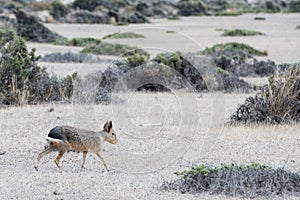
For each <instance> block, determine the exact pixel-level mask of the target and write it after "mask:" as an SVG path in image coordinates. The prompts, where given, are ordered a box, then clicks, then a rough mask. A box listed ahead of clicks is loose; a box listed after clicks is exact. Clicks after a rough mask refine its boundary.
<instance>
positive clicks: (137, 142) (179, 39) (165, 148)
mask: <svg viewBox="0 0 300 200" xmlns="http://www.w3.org/2000/svg"><path fill="white" fill-rule="evenodd" d="M259 16H264V17H266V21H254V20H253V18H254V15H244V16H240V17H226V18H223V17H221V18H219V17H218V18H216V17H191V18H182V19H181V20H179V21H168V20H166V19H159V20H153V23H152V24H147V25H129V26H112V25H66V24H63V25H59V24H48V25H47V26H48V27H49V28H50V29H52V30H55V31H57V32H58V33H60V34H62V35H64V36H66V37H69V38H72V37H98V38H101V37H103V36H105V35H107V34H109V33H113V32H116V31H134V32H138V33H143V34H144V35H145V36H146V38H144V39H131V40H112V42H115V41H116V42H122V43H128V44H133V45H136V46H140V47H143V48H147V49H149V50H151V52H152V53H154V54H155V53H157V52H165V51H175V50H182V51H186V52H188V51H192V52H195V51H199V50H201V49H203V48H204V47H205V46H209V45H212V44H214V43H216V42H226V41H233V40H234V41H241V42H245V43H249V44H251V45H253V46H254V47H257V48H259V49H262V50H267V51H268V52H269V58H270V59H272V60H275V61H276V62H278V63H280V62H296V61H299V57H300V54H299V53H300V45H299V44H300V37H299V36H300V32H299V30H295V28H296V26H297V25H299V24H298V23H299V21H300V20H299V19H300V15H299V14H297V15H282V14H278V15H266V14H260V15H259ZM217 28H247V29H252V30H253V29H254V30H259V31H262V32H264V33H266V34H267V36H259V37H247V38H242V37H238V38H229V37H221V36H220V34H221V33H220V32H218V31H216V29H217ZM168 29H171V30H175V31H176V32H178V33H180V34H177V33H173V34H171V33H166V31H167V30H168ZM29 46H30V47H31V48H32V47H35V48H37V52H38V54H42V55H44V54H46V53H50V52H68V51H72V52H78V51H80V48H71V47H61V46H54V45H49V44H36V43H29ZM112 60H113V59H112ZM43 65H45V66H48V70H49V72H51V73H55V74H58V75H59V76H63V75H65V74H66V73H68V72H70V73H71V72H73V71H77V70H79V74H80V75H86V74H88V73H90V72H93V71H96V70H98V69H101V70H103V69H105V67H106V64H105V63H104V64H103V63H100V64H99V65H97V64H95V65H90V64H72V63H71V64H57V63H54V64H53V63H43ZM251 81H252V82H257V81H258V80H256V79H251ZM260 81H261V80H260ZM262 81H265V80H262ZM250 95H251V94H226V95H225V94H219V93H213V94H194V93H190V92H185V91H173V92H172V93H136V92H130V93H128V92H126V93H114V97H118V98H121V99H124V100H125V101H124V102H122V103H120V102H119V101H117V102H116V103H113V104H111V105H94V104H86V105H83V104H44V105H37V106H21V107H11V108H6V109H4V108H2V109H0V119H1V121H0V129H1V132H0V136H1V138H2V139H1V142H0V144H1V146H0V153H1V152H2V153H4V155H0V163H1V165H0V167H1V170H0V175H1V179H0V199H96V198H100V199H236V198H230V197H225V196H222V195H214V196H211V195H209V194H199V195H192V194H180V193H178V192H176V191H172V192H163V191H160V190H159V189H158V187H159V186H160V185H161V184H162V183H163V181H164V180H172V179H174V178H176V176H175V175H174V174H173V173H174V172H175V171H181V170H184V169H188V168H190V166H191V165H193V164H200V163H205V164H210V165H219V164H221V163H231V162H235V163H238V164H240V163H242V164H247V163H252V162H259V163H261V164H266V165H270V166H272V167H284V168H286V169H289V170H292V171H295V172H300V152H299V151H300V132H299V130H300V129H299V128H300V127H299V125H293V124H292V125H284V126H263V125H262V126H250V127H249V126H248V127H244V126H238V127H227V126H224V122H225V121H226V120H227V119H228V117H229V116H230V114H231V113H232V112H233V111H234V110H235V109H236V107H237V105H238V104H239V103H242V102H243V101H244V99H245V97H247V96H250ZM74 102H77V101H76V99H75V100H74ZM50 108H54V111H53V112H49V111H48V110H49V109H50ZM107 119H111V120H112V121H113V123H114V126H115V130H116V133H117V136H118V143H117V144H116V145H111V144H105V151H104V152H103V153H104V158H105V160H106V161H107V163H108V164H109V165H110V166H111V168H112V171H111V172H106V171H105V169H104V166H103V165H102V164H101V162H100V161H99V160H98V158H97V157H96V156H95V155H93V154H88V156H87V160H86V170H85V171H83V172H81V171H80V166H81V161H82V154H77V153H67V154H66V155H65V156H64V157H63V158H62V164H63V169H64V172H63V174H60V173H59V172H58V170H57V168H56V166H55V164H54V162H53V160H54V159H55V156H56V155H55V154H50V155H48V156H46V157H44V158H43V159H42V160H41V163H40V170H39V171H38V172H36V171H35V170H34V163H35V159H36V157H37V154H38V153H39V152H40V151H41V150H42V149H43V148H44V145H45V144H46V141H45V138H46V136H47V133H48V131H49V130H50V129H51V128H53V127H54V126H56V125H62V124H67V125H73V126H76V127H80V128H86V129H90V130H100V129H101V128H102V126H103V124H104V122H105V121H106V120H107ZM237 199H238V198H237ZM275 199H299V197H277V198H275Z"/></svg>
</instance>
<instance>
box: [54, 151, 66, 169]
mask: <svg viewBox="0 0 300 200" xmlns="http://www.w3.org/2000/svg"><path fill="white" fill-rule="evenodd" d="M65 152H66V150H65V149H59V152H58V155H57V157H56V159H55V161H54V162H55V164H56V166H57V167H58V169H59V171H60V173H62V169H61V165H60V164H59V161H60V159H61V157H62V156H63V155H64V153H65Z"/></svg>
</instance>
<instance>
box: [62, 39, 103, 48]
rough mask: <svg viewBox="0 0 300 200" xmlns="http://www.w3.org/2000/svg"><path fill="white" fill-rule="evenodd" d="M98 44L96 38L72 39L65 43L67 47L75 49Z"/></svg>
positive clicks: (99, 41) (98, 40)
mask: <svg viewBox="0 0 300 200" xmlns="http://www.w3.org/2000/svg"><path fill="white" fill-rule="evenodd" d="M100 43H101V40H100V39H96V38H73V39H71V40H69V41H67V45H68V46H75V47H86V46H94V45H98V44H100Z"/></svg>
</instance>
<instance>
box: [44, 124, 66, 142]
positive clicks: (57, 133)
mask: <svg viewBox="0 0 300 200" xmlns="http://www.w3.org/2000/svg"><path fill="white" fill-rule="evenodd" d="M48 137H50V138H53V139H59V140H64V139H65V138H64V136H63V134H62V128H61V127H60V126H56V127H54V128H53V129H51V130H50V132H49V134H48Z"/></svg>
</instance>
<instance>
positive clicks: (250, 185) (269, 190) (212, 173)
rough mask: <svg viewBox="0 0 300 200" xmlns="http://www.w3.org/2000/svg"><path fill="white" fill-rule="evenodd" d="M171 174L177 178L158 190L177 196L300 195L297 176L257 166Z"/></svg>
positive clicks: (202, 166) (239, 166) (280, 169)
mask: <svg viewBox="0 0 300 200" xmlns="http://www.w3.org/2000/svg"><path fill="white" fill-rule="evenodd" d="M175 174H177V175H179V176H180V178H179V179H178V180H175V181H172V182H165V183H164V184H163V185H162V186H161V189H162V190H177V191H180V192H181V193H187V192H188V193H202V192H209V193H210V194H225V195H228V196H240V197H243V198H257V197H261V196H263V197H266V198H272V197H273V198H274V196H276V195H296V196H299V194H300V176H299V174H296V173H292V172H290V171H287V170H285V169H283V168H278V169H272V168H271V167H268V166H264V165H260V164H257V163H254V164H251V165H247V166H244V165H235V164H228V165H224V164H223V165H221V167H209V166H206V165H200V166H197V167H192V169H191V170H186V171H184V172H181V173H179V172H176V173H175Z"/></svg>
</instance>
